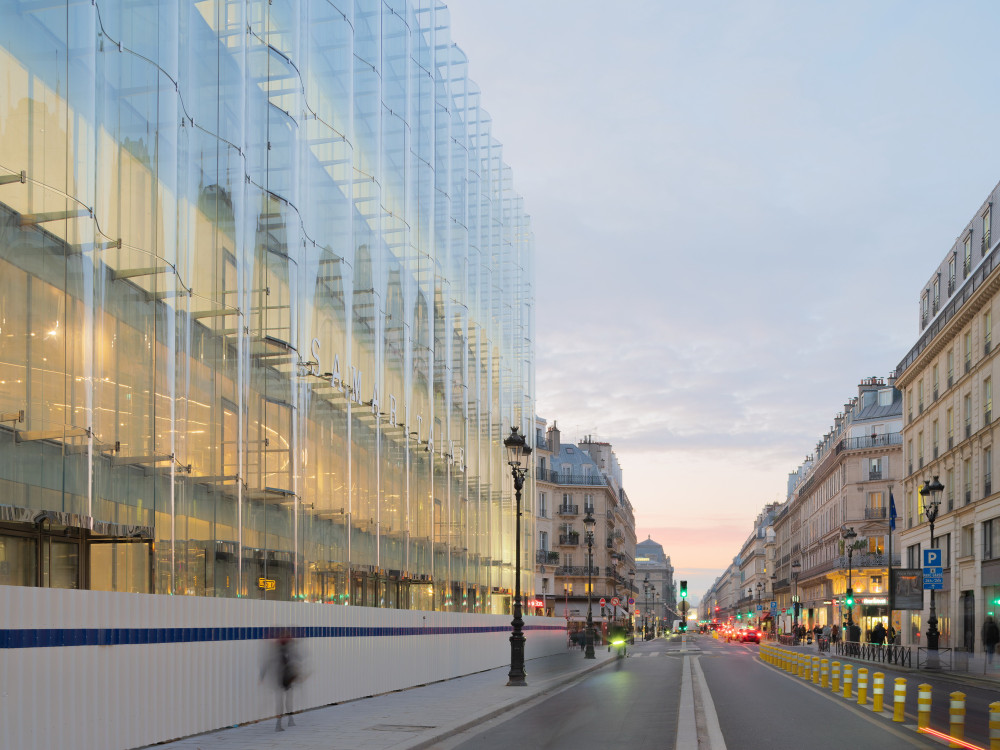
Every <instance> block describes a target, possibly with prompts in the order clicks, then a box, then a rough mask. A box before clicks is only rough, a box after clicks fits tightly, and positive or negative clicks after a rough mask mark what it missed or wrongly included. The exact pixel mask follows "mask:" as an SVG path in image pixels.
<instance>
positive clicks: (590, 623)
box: [583, 508, 597, 659]
mask: <svg viewBox="0 0 1000 750" xmlns="http://www.w3.org/2000/svg"><path fill="white" fill-rule="evenodd" d="M593 510H594V509H593V508H587V515H586V516H585V517H584V519H583V525H584V527H585V528H586V530H587V532H586V536H587V648H586V650H585V651H584V654H583V658H584V659H596V658H597V657H596V656H595V655H594V608H593V603H592V601H593V600H592V595H593V592H594V579H593V572H594V524H596V523H597V520H596V519H595V518H594V516H593Z"/></svg>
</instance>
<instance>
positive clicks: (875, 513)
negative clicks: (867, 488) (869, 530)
mask: <svg viewBox="0 0 1000 750" xmlns="http://www.w3.org/2000/svg"><path fill="white" fill-rule="evenodd" d="M885 517H886V510H885V508H865V520H866V521H867V520H869V519H872V518H875V519H884V518H885Z"/></svg>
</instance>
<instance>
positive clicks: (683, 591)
mask: <svg viewBox="0 0 1000 750" xmlns="http://www.w3.org/2000/svg"><path fill="white" fill-rule="evenodd" d="M687 598H688V582H687V581H681V599H687Z"/></svg>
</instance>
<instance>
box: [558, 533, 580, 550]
mask: <svg viewBox="0 0 1000 750" xmlns="http://www.w3.org/2000/svg"><path fill="white" fill-rule="evenodd" d="M579 544H580V535H579V534H578V533H573V534H560V535H559V546H560V547H576V546H577V545H579Z"/></svg>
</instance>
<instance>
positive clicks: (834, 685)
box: [830, 661, 840, 693]
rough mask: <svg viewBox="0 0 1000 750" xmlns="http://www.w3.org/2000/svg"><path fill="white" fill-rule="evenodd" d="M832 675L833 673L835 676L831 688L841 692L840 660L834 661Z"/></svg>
mask: <svg viewBox="0 0 1000 750" xmlns="http://www.w3.org/2000/svg"><path fill="white" fill-rule="evenodd" d="M832 675H833V677H832V684H831V685H830V688H831V689H832V690H833V692H835V693H839V692H840V662H839V661H835V662H834V663H833V672H832Z"/></svg>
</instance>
